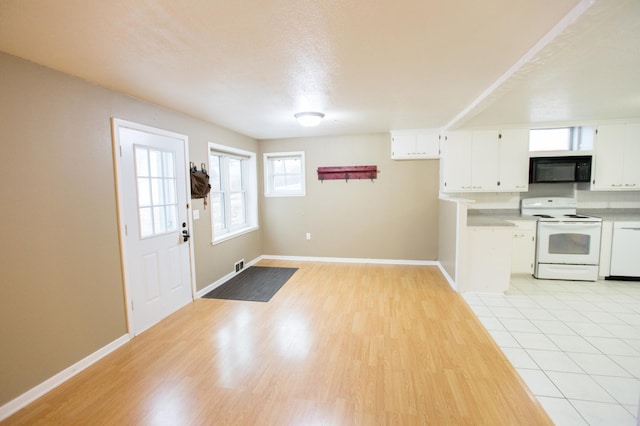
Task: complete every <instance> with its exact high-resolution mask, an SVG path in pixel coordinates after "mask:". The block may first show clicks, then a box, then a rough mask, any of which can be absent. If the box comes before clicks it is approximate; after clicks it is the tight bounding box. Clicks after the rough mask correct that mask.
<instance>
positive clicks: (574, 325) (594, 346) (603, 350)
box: [464, 276, 640, 426]
mask: <svg viewBox="0 0 640 426" xmlns="http://www.w3.org/2000/svg"><path fill="white" fill-rule="evenodd" d="M464 298H465V300H466V301H467V303H468V304H469V306H471V308H472V309H473V311H474V312H475V314H476V315H477V316H478V318H479V319H480V321H481V322H482V323H483V324H484V326H485V327H486V329H487V330H488V331H489V333H490V334H491V335H492V336H493V338H494V340H495V341H496V343H497V344H498V345H499V346H500V348H501V349H502V351H503V352H504V353H505V355H506V356H507V358H508V359H509V360H510V361H511V363H512V364H513V366H514V367H515V368H516V369H517V371H518V372H519V373H520V376H521V377H522V378H523V379H524V381H525V382H526V383H527V385H528V386H529V388H530V389H531V391H532V392H533V393H534V394H535V395H536V397H537V398H538V400H539V401H540V403H541V404H542V405H543V406H544V408H545V410H547V413H548V414H549V416H551V419H552V420H553V421H554V422H555V423H556V425H558V426H564V425H571V426H573V425H607V426H609V425H619V426H624V425H629V426H635V425H640V421H638V420H637V419H636V416H637V414H638V404H639V401H640V282H624V281H598V282H595V283H594V282H578V281H552V280H537V279H534V278H533V277H528V276H526V277H525V276H518V277H514V278H512V280H511V288H510V289H509V290H508V291H507V292H506V293H505V294H504V295H498V294H496V295H493V294H469V293H468V294H464Z"/></svg>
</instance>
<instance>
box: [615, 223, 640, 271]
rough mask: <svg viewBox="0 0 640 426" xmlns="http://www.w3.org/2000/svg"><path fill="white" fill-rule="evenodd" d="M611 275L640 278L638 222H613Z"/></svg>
mask: <svg viewBox="0 0 640 426" xmlns="http://www.w3.org/2000/svg"><path fill="white" fill-rule="evenodd" d="M610 275H611V277H612V278H613V277H620V278H622V277H624V278H635V279H637V280H640V222H614V223H613V241H612V244H611V272H610Z"/></svg>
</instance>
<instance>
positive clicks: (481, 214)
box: [467, 209, 640, 226]
mask: <svg viewBox="0 0 640 426" xmlns="http://www.w3.org/2000/svg"><path fill="white" fill-rule="evenodd" d="M578 213H579V214H584V215H587V216H596V217H601V218H602V219H603V220H610V221H640V209H578ZM513 220H531V221H536V220H537V218H536V217H535V216H523V215H521V214H520V210H518V209H470V210H469V211H468V212H467V226H515V225H514V223H513V222H511V221H513Z"/></svg>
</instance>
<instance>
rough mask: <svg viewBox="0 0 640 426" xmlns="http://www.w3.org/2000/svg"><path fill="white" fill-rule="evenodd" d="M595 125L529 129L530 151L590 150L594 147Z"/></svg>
mask: <svg viewBox="0 0 640 426" xmlns="http://www.w3.org/2000/svg"><path fill="white" fill-rule="evenodd" d="M593 135H594V131H593V127H591V126H579V127H560V128H557V129H532V130H530V131H529V151H589V150H592V149H593Z"/></svg>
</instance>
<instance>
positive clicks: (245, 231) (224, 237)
mask: <svg viewBox="0 0 640 426" xmlns="http://www.w3.org/2000/svg"><path fill="white" fill-rule="evenodd" d="M258 229H260V227H259V226H249V227H247V228H242V229H238V230H236V231H233V232H229V233H227V234H224V235H221V236H220V237H218V238H216V239H214V240H213V241H211V245H212V246H215V245H216V244H220V243H223V242H225V241H228V240H232V239H234V238H236V237H239V236H240V235H244V234H248V233H249V232H253V231H257V230H258Z"/></svg>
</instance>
